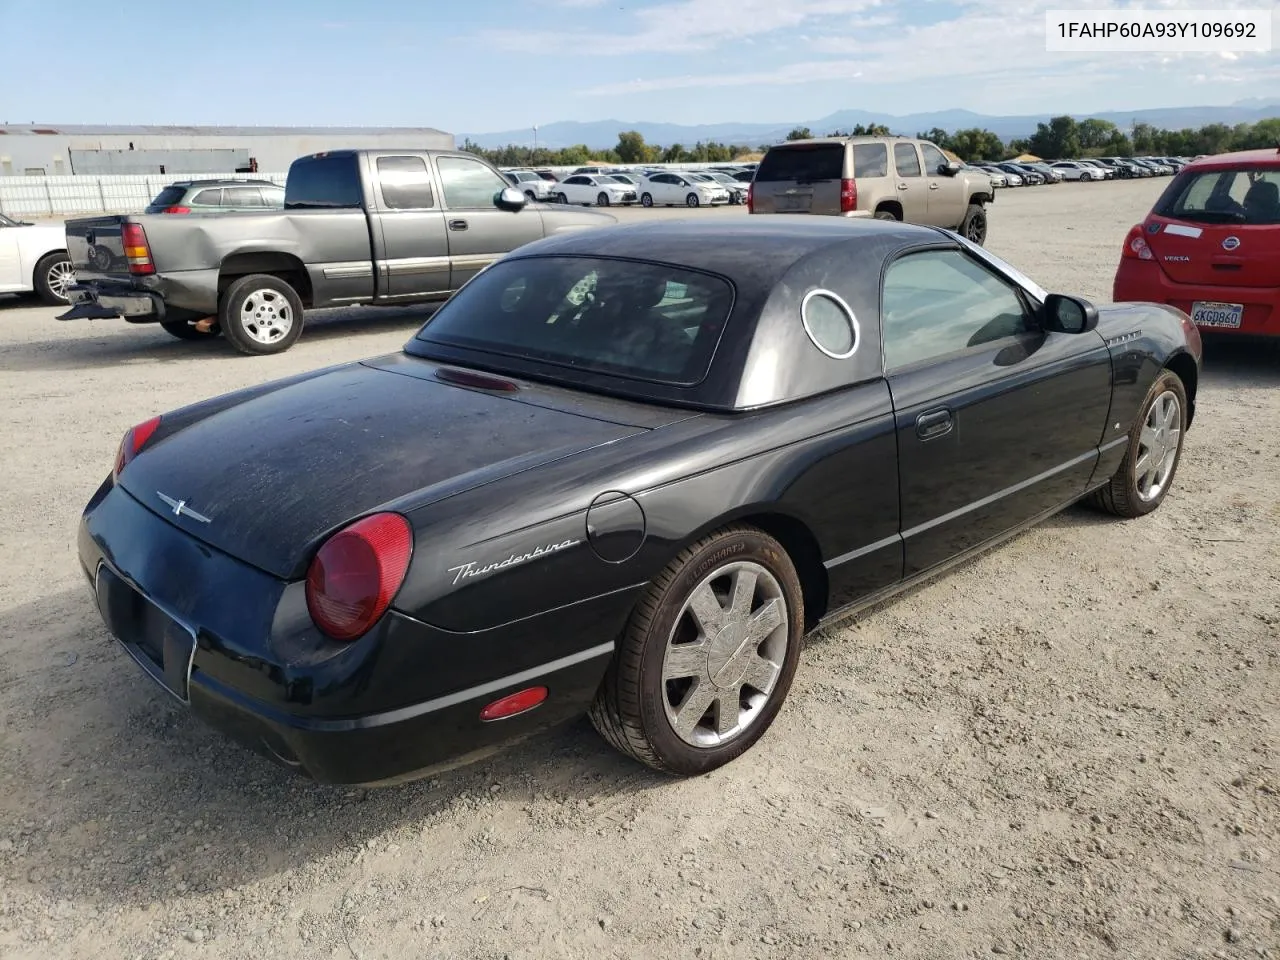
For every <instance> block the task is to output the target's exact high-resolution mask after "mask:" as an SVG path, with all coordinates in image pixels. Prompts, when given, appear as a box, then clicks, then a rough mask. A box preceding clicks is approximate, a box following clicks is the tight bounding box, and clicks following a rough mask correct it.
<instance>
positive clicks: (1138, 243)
mask: <svg viewBox="0 0 1280 960" xmlns="http://www.w3.org/2000/svg"><path fill="white" fill-rule="evenodd" d="M1155 258H1156V255H1155V254H1154V253H1152V252H1151V248H1150V247H1149V246H1147V238H1146V237H1145V236H1143V232H1142V224H1140V223H1138V224H1135V225H1134V226H1133V229H1131V230H1130V231H1129V235H1128V236H1127V237H1125V238H1124V249H1123V250H1122V251H1120V259H1122V260H1154V259H1155Z"/></svg>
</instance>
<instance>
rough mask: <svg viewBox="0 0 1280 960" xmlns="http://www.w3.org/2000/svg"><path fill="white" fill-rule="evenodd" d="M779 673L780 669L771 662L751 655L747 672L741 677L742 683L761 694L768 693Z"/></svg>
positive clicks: (756, 655)
mask: <svg viewBox="0 0 1280 960" xmlns="http://www.w3.org/2000/svg"><path fill="white" fill-rule="evenodd" d="M781 672H782V668H781V667H779V666H778V665H777V664H775V663H774V662H773V661H771V660H766V659H765V658H764V657H762V656H759V655H758V654H753V655H752V657H751V663H750V664H749V665H748V666H747V672H746V673H745V674H743V675H742V682H743V683H745V684H747V685H748V686H752V687H755V688H756V689H757V690H759V691H760V692H761V693H768V692H769V691H770V690H772V689H773V684H774V681H775V680H777V678H778V674H779V673H781Z"/></svg>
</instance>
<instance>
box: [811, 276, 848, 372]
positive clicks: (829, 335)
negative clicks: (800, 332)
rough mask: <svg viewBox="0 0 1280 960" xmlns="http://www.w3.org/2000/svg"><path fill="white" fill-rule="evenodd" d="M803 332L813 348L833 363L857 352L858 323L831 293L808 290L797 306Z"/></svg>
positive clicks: (828, 291)
mask: <svg viewBox="0 0 1280 960" xmlns="http://www.w3.org/2000/svg"><path fill="white" fill-rule="evenodd" d="M800 319H801V321H802V322H803V323H804V332H805V333H807V334H808V335H809V339H810V340H812V341H813V345H814V346H815V347H817V348H818V349H819V350H821V351H822V352H823V353H825V354H826V355H827V356H828V357H831V358H832V359H834V360H844V359H845V358H846V357H851V356H853V353H854V351H855V350H857V349H858V319H857V317H855V316H854V315H853V311H852V310H851V309H849V305H848V304H847V303H845V302H844V301H843V300H841V299H840V298H839V297H838V296H836V295H835V294H834V293H832V292H831V291H830V290H810V291H809V292H808V293H806V294H805V296H804V300H803V301H801V303H800Z"/></svg>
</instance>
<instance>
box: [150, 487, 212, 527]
mask: <svg viewBox="0 0 1280 960" xmlns="http://www.w3.org/2000/svg"><path fill="white" fill-rule="evenodd" d="M156 496H157V497H159V498H160V499H161V500H163V501H164V502H165V503H167V504H168V505H169V506H170V507H172V508H173V515H174V516H175V517H190V518H191V519H192V520H195V521H198V522H199V523H209V518H208V517H206V516H205V515H204V514H203V513H196V512H195V511H194V510H192V509H191V508H190V507H188V506H187V501H185V500H175V499H173V497H166V496H165V495H164V494H163V493H161V492H160V491H159V490H157V491H156Z"/></svg>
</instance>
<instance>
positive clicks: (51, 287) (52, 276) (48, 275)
mask: <svg viewBox="0 0 1280 960" xmlns="http://www.w3.org/2000/svg"><path fill="white" fill-rule="evenodd" d="M70 268H71V258H70V257H68V256H67V253H66V251H65V250H55V251H54V252H53V253H46V254H45V255H44V256H43V257H41V258H40V259H39V260H38V261H37V262H36V268H35V270H34V271H32V275H31V281H32V286H33V287H34V288H35V291H36V296H38V297H39V298H40V299H41V300H42V301H44V302H45V303H47V304H48V305H49V306H51V307H61V306H65V305H66V304H68V303H70V302H71V300H70V298H69V297H67V296H66V295H65V294H64V293H61V292H59V291H60V290H61V289H63V285H62V279H63V276H62V275H63V274H67V275H69V271H70ZM66 282H67V283H69V282H70V281H69V280H67V281H66Z"/></svg>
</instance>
